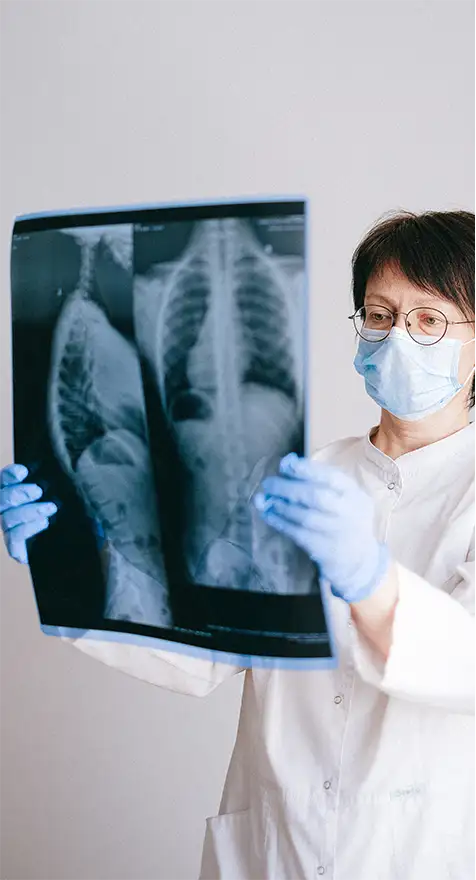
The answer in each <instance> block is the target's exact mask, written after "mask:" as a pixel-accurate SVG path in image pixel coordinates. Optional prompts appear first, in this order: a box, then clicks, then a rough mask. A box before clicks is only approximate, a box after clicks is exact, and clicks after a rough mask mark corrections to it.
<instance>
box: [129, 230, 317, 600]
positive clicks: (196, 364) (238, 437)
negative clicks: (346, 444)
mask: <svg viewBox="0 0 476 880" xmlns="http://www.w3.org/2000/svg"><path fill="white" fill-rule="evenodd" d="M136 235H147V231H141V232H136ZM303 281H304V272H303V261H302V258H299V257H278V256H274V255H272V254H268V253H266V252H265V250H264V249H263V247H262V246H261V245H260V244H259V243H258V241H257V239H256V237H255V236H254V235H253V233H252V230H251V227H250V225H249V224H248V223H247V222H246V221H239V220H236V219H225V220H207V221H201V222H199V223H197V224H196V225H195V229H194V232H193V234H192V237H191V240H190V242H189V244H188V247H187V248H186V250H185V252H184V253H183V254H182V256H181V258H180V259H179V260H178V261H176V262H173V263H168V264H166V263H157V264H156V265H155V266H154V267H153V268H152V269H151V270H150V271H149V273H148V274H147V276H146V277H144V278H135V282H134V317H135V328H136V335H137V340H138V344H139V348H140V350H141V352H142V354H143V355H144V356H145V358H146V359H147V361H148V362H149V365H150V367H151V370H152V372H153V374H154V375H155V380H156V384H157V388H158V391H159V394H160V400H161V402H162V406H163V408H164V411H165V414H166V417H167V420H168V422H169V424H170V426H171V428H172V431H173V434H174V438H175V442H176V444H177V448H178V451H179V456H180V459H181V461H182V464H183V466H184V470H185V473H186V497H185V498H184V511H185V527H184V534H183V552H184V558H185V560H186V566H187V570H188V574H189V577H190V579H191V580H192V581H193V582H195V583H203V584H207V585H210V586H211V585H216V586H221V587H230V588H240V589H248V590H259V591H262V590H265V591H269V592H281V593H299V592H308V591H309V590H310V589H311V588H312V586H311V585H312V583H313V580H314V572H313V570H312V567H311V566H310V564H309V561H308V560H307V559H306V557H305V556H304V554H303V553H302V552H301V551H300V550H298V549H297V548H296V547H295V546H294V544H293V543H292V542H291V541H289V540H287V539H285V538H283V537H282V536H280V535H278V534H277V533H276V532H275V531H274V530H272V529H270V528H269V527H268V526H266V525H265V524H264V523H263V521H262V520H261V519H260V517H259V516H258V514H257V513H256V512H255V511H254V508H253V506H252V505H251V504H250V497H251V495H252V493H253V491H254V490H255V489H257V488H258V484H259V482H260V480H261V479H262V478H263V477H264V476H265V475H266V474H267V473H271V472H273V471H275V470H276V468H277V465H278V462H279V459H280V457H281V456H282V455H284V454H285V453H286V452H288V451H289V449H290V448H292V446H293V444H294V443H296V440H299V435H300V432H301V431H302V415H303V403H302V398H303V383H302V375H303V369H302V358H303V354H302V346H303V334H302V309H303Z"/></svg>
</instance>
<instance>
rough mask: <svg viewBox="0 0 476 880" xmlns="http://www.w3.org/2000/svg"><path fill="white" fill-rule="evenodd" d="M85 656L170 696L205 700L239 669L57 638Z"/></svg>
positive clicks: (132, 647) (117, 644)
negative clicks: (161, 689)
mask: <svg viewBox="0 0 476 880" xmlns="http://www.w3.org/2000/svg"><path fill="white" fill-rule="evenodd" d="M61 638H62V641H64V642H67V643H69V644H71V645H73V646H74V647H75V648H78V649H79V650H80V651H82V652H83V653H84V654H87V655H88V656H89V657H93V658H94V659H95V660H99V661H100V662H101V663H104V664H105V665H106V666H110V667H111V668H113V669H116V670H118V671H119V672H124V673H126V674H127V675H131V676H132V677H133V678H138V679H140V680H141V681H145V682H148V683H149V684H155V685H157V686H158V687H162V688H165V690H170V691H173V692H174V693H179V694H187V695H188V696H193V697H205V696H206V695H207V694H209V693H211V691H213V690H214V689H215V688H216V687H218V685H219V684H221V683H222V682H223V681H225V680H226V679H228V678H230V677H231V676H233V675H237V674H238V673H239V672H242V671H243V670H242V669H241V667H239V666H234V665H233V664H231V663H220V662H215V661H212V660H208V659H202V658H201V657H192V656H187V655H185V654H179V653H178V652H177V653H175V652H173V651H162V650H158V649H155V648H147V647H142V646H140V645H129V644H126V643H124V642H105V641H100V640H98V639H94V638H88V637H87V634H86V635H85V636H83V637H81V638H79V639H72V638H67V637H66V636H61Z"/></svg>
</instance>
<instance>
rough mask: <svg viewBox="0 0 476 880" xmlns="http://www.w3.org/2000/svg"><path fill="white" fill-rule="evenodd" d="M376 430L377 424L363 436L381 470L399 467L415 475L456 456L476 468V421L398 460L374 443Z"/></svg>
mask: <svg viewBox="0 0 476 880" xmlns="http://www.w3.org/2000/svg"><path fill="white" fill-rule="evenodd" d="M376 430H377V427H373V428H371V429H370V431H369V432H368V434H366V435H365V436H364V437H363V446H364V455H365V457H366V458H367V460H368V461H370V462H371V464H373V465H374V466H375V467H377V468H379V469H381V470H385V471H387V472H388V471H389V470H395V468H396V469H397V470H399V471H402V470H404V471H405V473H406V474H411V473H415V472H416V471H421V470H422V469H425V470H426V469H427V468H432V467H435V466H438V465H441V464H442V463H444V462H447V461H448V460H449V459H453V458H455V457H458V458H460V459H462V460H465V459H466V460H467V463H468V465H471V464H472V467H473V469H474V454H475V453H474V441H475V426H474V422H473V423H471V424H469V425H466V427H464V428H461V429H460V430H459V431H456V432H455V433H454V434H450V436H449V437H443V439H442V440H436V441H435V442H434V443H429V444H428V446H422V447H420V449H415V450H414V451H413V452H405V453H404V454H403V455H400V456H399V457H398V458H397V459H393V458H390V456H389V455H386V454H385V452H382V451H381V450H380V449H377V447H376V446H374V444H373V443H372V441H371V439H370V438H371V437H372V435H373V434H374V432H375V431H376Z"/></svg>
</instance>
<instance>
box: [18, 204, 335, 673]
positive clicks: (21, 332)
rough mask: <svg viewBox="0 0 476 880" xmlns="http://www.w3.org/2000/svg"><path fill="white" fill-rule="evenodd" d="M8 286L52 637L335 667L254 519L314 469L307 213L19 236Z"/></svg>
mask: <svg viewBox="0 0 476 880" xmlns="http://www.w3.org/2000/svg"><path fill="white" fill-rule="evenodd" d="M11 270H12V315H13V383H14V428H15V458H16V460H17V461H19V462H22V463H24V464H25V465H26V466H27V467H28V468H29V471H30V476H29V480H30V481H35V482H37V483H39V484H40V485H41V486H42V488H43V490H44V500H54V501H56V503H57V504H58V505H59V511H58V513H57V514H56V516H55V517H54V518H53V519H52V521H51V525H50V528H49V529H48V530H47V531H46V532H43V533H41V534H39V535H37V536H36V537H35V538H33V539H31V540H30V542H29V548H28V549H29V559H30V570H31V574H32V580H33V586H34V590H35V596H36V601H37V606H38V611H39V616H40V622H41V625H42V628H43V630H44V631H45V632H47V633H51V634H57V633H58V632H64V631H67V632H70V634H71V635H74V634H75V633H76V632H78V631H83V632H84V631H87V632H88V637H90V636H91V635H94V634H95V633H96V634H97V636H98V637H100V636H101V634H105V633H107V634H109V637H111V634H112V636H113V637H115V638H117V640H121V638H124V639H126V637H127V640H128V641H131V637H134V639H135V640H136V642H137V643H138V644H141V639H143V638H144V637H147V638H148V639H150V638H151V637H152V638H153V639H157V640H158V641H157V646H158V647H160V646H161V641H159V640H162V641H163V640H165V641H167V642H168V643H172V646H173V645H176V646H177V649H178V648H179V647H181V649H183V647H184V646H189V647H190V648H192V647H193V648H205V649H207V650H210V649H211V650H212V651H218V652H222V656H223V658H224V659H225V654H227V655H230V654H231V655H239V656H240V659H241V662H242V663H243V664H244V665H248V666H249V665H253V660H254V659H255V660H257V658H266V657H268V658H276V660H277V659H278V658H283V660H288V661H291V660H292V659H293V658H296V659H298V658H301V659H302V658H310V659H316V660H319V659H320V660H321V661H327V662H328V663H329V661H330V660H332V658H333V650H332V640H331V638H330V634H329V629H328V621H327V615H326V610H325V605H324V604H323V599H322V595H321V589H320V583H319V575H318V571H317V568H316V567H315V566H314V565H313V564H312V563H311V562H310V561H309V559H308V558H307V556H306V554H305V553H304V552H303V551H301V550H300V549H299V548H297V547H296V546H295V545H294V544H293V543H292V542H291V541H290V540H289V539H288V538H285V537H284V536H282V535H280V534H278V533H277V532H276V531H275V530H273V529H271V528H270V527H269V526H267V525H266V524H265V523H264V522H263V520H262V518H261V517H260V516H259V515H258V513H257V512H256V510H255V507H254V505H253V504H252V503H251V500H252V498H253V495H254V493H255V492H256V491H257V489H258V488H259V486H260V483H261V481H262V479H263V478H264V477H265V476H268V475H270V474H273V473H276V472H277V469H278V466H279V461H280V459H281V458H282V457H283V456H284V455H286V454H287V453H289V452H292V451H294V452H296V453H298V454H299V455H303V454H306V453H307V450H306V424H307V422H306V418H307V412H306V379H305V376H306V357H305V353H306V315H307V288H306V280H307V273H306V203H305V202H304V201H299V200H292V201H291V200H286V199H283V200H280V201H266V202H264V201H260V202H254V203H239V202H238V203H236V204H227V205H223V204H221V205H198V206H197V205H194V206H189V207H185V206H181V207H173V206H168V207H164V206H162V207H147V208H126V209H124V208H120V209H119V208H118V209H116V210H111V209H101V210H95V211H94V213H93V212H80V213H64V214H54V215H53V214H51V215H36V216H30V217H21V218H18V219H17V221H16V223H15V227H14V232H13V241H12V263H11ZM58 628H60V629H58ZM219 657H220V655H218V659H219Z"/></svg>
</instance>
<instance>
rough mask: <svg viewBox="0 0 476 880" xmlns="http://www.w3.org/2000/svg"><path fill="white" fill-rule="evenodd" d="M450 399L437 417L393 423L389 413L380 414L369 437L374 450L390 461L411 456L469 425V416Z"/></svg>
mask: <svg viewBox="0 0 476 880" xmlns="http://www.w3.org/2000/svg"><path fill="white" fill-rule="evenodd" d="M456 403H457V400H456V398H454V399H453V400H452V401H451V403H449V404H448V406H446V407H445V408H444V409H442V410H440V412H438V413H434V415H432V416H428V417H427V418H426V419H421V420H420V421H416V422H405V421H403V420H401V419H397V417H396V416H394V415H392V413H389V412H387V411H386V410H384V409H383V410H382V415H381V418H380V424H379V426H378V428H377V430H376V431H375V433H374V434H373V436H372V437H371V441H372V443H373V444H374V446H376V447H377V449H380V451H381V452H383V453H384V454H385V455H388V456H389V458H393V459H394V460H395V459H396V458H398V457H399V456H400V455H405V453H406V452H414V450H415V449H421V448H422V447H423V446H429V445H430V443H436V442H437V441H438V440H444V438H445V437H450V436H451V434H456V432H457V431H461V429H462V428H466V427H467V426H468V425H469V412H468V410H467V409H466V408H465V407H464V405H463V406H462V405H461V402H458V403H459V405H458V406H455V404H456Z"/></svg>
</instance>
